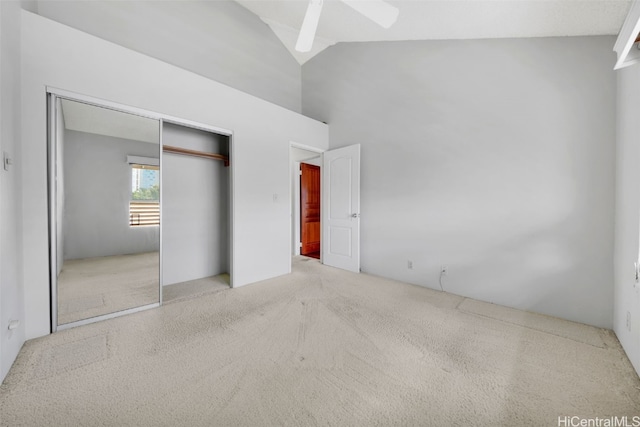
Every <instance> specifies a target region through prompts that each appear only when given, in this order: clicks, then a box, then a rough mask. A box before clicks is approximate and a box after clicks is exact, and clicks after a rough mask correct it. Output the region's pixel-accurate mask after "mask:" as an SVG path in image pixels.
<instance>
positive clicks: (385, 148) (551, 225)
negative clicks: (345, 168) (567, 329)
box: [302, 37, 615, 328]
mask: <svg viewBox="0 0 640 427" xmlns="http://www.w3.org/2000/svg"><path fill="white" fill-rule="evenodd" d="M613 43H614V38H613V37H565V38H539V39H502V40H461V41H422V42H389V43H352V44H348V43H347V44H338V45H336V46H333V47H331V48H329V49H327V50H325V51H323V52H322V53H321V54H319V55H318V56H316V57H315V58H313V59H312V60H310V61H309V62H307V63H305V65H304V66H303V71H302V74H303V112H304V113H305V114H306V115H309V116H310V117H314V118H316V119H318V120H322V121H326V122H328V123H329V125H330V145H331V148H337V147H340V146H346V145H350V144H355V143H360V144H362V181H361V182H362V203H361V208H362V220H361V226H362V228H361V230H362V239H361V243H362V252H361V256H362V258H361V260H362V270H363V271H365V272H368V273H373V274H376V275H381V276H386V277H391V278H394V279H398V280H403V281H407V282H410V283H415V284H419V285H423V286H427V287H430V288H434V289H440V286H439V284H438V277H439V273H440V266H441V265H443V264H444V265H447V266H448V267H449V273H448V275H447V276H446V277H444V279H443V284H444V289H445V290H446V291H448V292H452V293H455V294H459V295H464V296H468V297H472V298H477V299H480V300H484V301H490V302H494V303H497V304H503V305H506V306H511V307H515V308H519V309H525V310H531V311H535V312H540V313H544V314H549V315H554V316H559V317H563V318H566V319H570V320H574V321H578V322H584V323H588V324H592V325H597V326H601V327H607V328H611V327H612V320H613V312H612V307H613V257H612V253H613V215H614V211H613V206H614V166H615V165H614V163H615V148H614V147H615V80H614V79H615V76H614V73H613V71H612V64H613V63H614V54H613V52H612V51H611V47H612V46H613ZM409 260H411V261H413V269H412V270H410V269H408V261H409Z"/></svg>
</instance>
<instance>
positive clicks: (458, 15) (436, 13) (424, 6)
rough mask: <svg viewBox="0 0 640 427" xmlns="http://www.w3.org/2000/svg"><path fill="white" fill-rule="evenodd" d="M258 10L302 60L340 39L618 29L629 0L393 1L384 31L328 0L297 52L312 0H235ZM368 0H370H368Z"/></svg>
mask: <svg viewBox="0 0 640 427" xmlns="http://www.w3.org/2000/svg"><path fill="white" fill-rule="evenodd" d="M236 1H237V2H238V3H239V4H241V5H242V6H244V7H245V8H247V9H248V10H250V11H251V12H253V13H255V14H256V15H258V16H259V17H260V18H261V19H262V20H263V21H264V22H266V23H267V24H268V25H269V26H270V27H271V29H272V30H273V32H274V33H275V34H276V35H277V36H278V37H279V38H280V40H281V41H282V43H283V44H284V45H285V46H286V47H287V49H288V50H289V51H290V52H291V54H292V55H293V56H294V57H295V58H296V59H297V60H298V62H299V63H301V64H302V63H304V62H306V61H307V60H309V59H310V58H312V57H313V56H315V55H316V54H318V53H319V52H321V51H322V50H323V49H325V48H326V47H328V46H331V45H333V44H335V43H338V42H365V41H385V40H444V39H483V38H512V37H554V36H587V35H615V34H618V32H619V31H620V28H621V27H622V23H623V22H624V19H625V17H626V14H627V12H628V10H629V7H630V5H631V2H630V1H626V0H613V1H612V0H388V3H390V4H393V5H394V6H397V7H398V8H399V9H400V14H399V17H398V21H397V22H396V23H395V24H394V25H393V26H392V27H391V28H389V29H388V30H385V29H383V28H381V27H379V26H378V25H376V24H375V23H373V22H372V21H370V20H368V19H367V18H365V17H364V16H362V15H360V14H359V13H358V12H356V11H355V10H353V9H352V8H350V7H348V6H347V5H345V4H344V3H342V2H341V1H340V0H324V6H323V10H322V15H321V17H320V22H319V25H318V30H317V33H316V39H315V42H314V46H313V49H312V50H311V52H308V53H300V52H297V51H295V48H294V47H295V43H296V39H297V36H298V31H299V29H300V26H301V25H302V20H303V18H304V14H305V11H306V9H307V4H308V1H307V0H236ZM364 1H366V0H364Z"/></svg>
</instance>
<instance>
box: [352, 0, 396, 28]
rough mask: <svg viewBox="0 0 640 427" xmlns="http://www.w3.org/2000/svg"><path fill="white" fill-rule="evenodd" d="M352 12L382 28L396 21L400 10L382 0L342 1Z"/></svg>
mask: <svg viewBox="0 0 640 427" xmlns="http://www.w3.org/2000/svg"><path fill="white" fill-rule="evenodd" d="M342 1H343V2H344V3H346V4H347V5H348V6H350V7H351V8H353V9H354V10H356V11H358V12H360V13H361V14H363V15H364V16H366V17H367V18H369V19H371V20H372V21H373V22H375V23H376V24H378V25H380V26H381V27H383V28H389V27H391V26H392V25H393V24H394V23H395V22H396V20H397V19H398V14H399V13H400V10H399V9H398V8H397V7H395V6H392V5H390V4H389V3H387V2H384V1H383V0H342Z"/></svg>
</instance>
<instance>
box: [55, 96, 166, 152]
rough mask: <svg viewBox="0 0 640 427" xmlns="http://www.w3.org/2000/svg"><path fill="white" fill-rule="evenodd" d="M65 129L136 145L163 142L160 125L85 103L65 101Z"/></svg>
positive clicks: (152, 120) (156, 122)
mask: <svg viewBox="0 0 640 427" xmlns="http://www.w3.org/2000/svg"><path fill="white" fill-rule="evenodd" d="M62 115H63V118H64V127H65V129H69V130H75V131H78V132H86V133H93V134H97V135H104V136H111V137H114V138H123V139H130V140H134V141H143V142H151V143H155V144H158V143H159V142H160V122H159V121H158V120H154V119H149V118H146V117H140V116H136V115H133V114H129V113H123V112H121V111H115V110H110V109H108V108H102V107H96V106H94V105H89V104H84V103H82V102H76V101H70V100H68V99H63V100H62Z"/></svg>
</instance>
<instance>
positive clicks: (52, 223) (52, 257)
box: [46, 86, 235, 333]
mask: <svg viewBox="0 0 640 427" xmlns="http://www.w3.org/2000/svg"><path fill="white" fill-rule="evenodd" d="M46 93H47V99H46V102H47V119H48V124H47V155H48V159H47V166H48V172H47V179H48V183H47V188H48V197H49V203H48V209H49V301H50V313H51V319H50V320H51V332H52V333H53V332H56V331H59V330H64V329H68V328H71V327H75V326H81V325H85V324H89V323H94V322H97V321H100V320H106V319H110V318H114V317H119V316H122V315H125V314H130V313H135V312H138V311H143V310H148V309H151V308H156V307H159V306H161V305H162V302H163V301H162V288H163V285H164V282H163V279H162V188H163V186H162V163H163V152H162V151H163V150H162V147H163V141H162V128H163V124H164V123H172V124H176V125H180V126H184V127H188V128H193V129H198V130H202V131H206V132H211V133H216V134H219V135H223V136H227V137H228V138H229V159H230V164H229V168H232V167H233V161H234V159H235V156H234V152H235V145H234V143H233V132H232V131H230V130H228V129H224V128H220V127H216V126H210V125H207V124H203V123H198V122H195V121H192V120H187V119H182V118H179V117H174V116H170V115H167V114H162V113H157V112H154V111H149V110H145V109H142V108H137V107H132V106H128V105H125V104H120V103H117V102H112V101H107V100H104V99H100V98H95V97H92V96H88V95H83V94H79V93H75V92H71V91H67V90H64V89H59V88H55V87H49V86H48V87H47V88H46ZM61 99H68V100H71V101H76V102H81V103H85V104H90V105H94V106H96V107H101V108H107V109H111V110H116V111H121V112H124V113H128V114H133V115H136V116H141V117H146V118H149V119H154V120H158V123H159V127H160V133H159V148H160V153H159V159H160V230H159V239H160V242H159V247H160V260H159V269H160V271H159V272H158V274H159V289H158V292H159V299H158V301H159V302H157V303H153V304H148V305H144V306H141V307H134V308H131V309H128V310H123V311H118V312H115V313H109V314H105V315H102V316H97V317H92V318H89V319H84V320H79V321H77V322H73V323H68V324H64V325H58V320H57V319H58V304H57V300H58V295H57V274H56V273H57V271H56V270H57V258H58V254H57V236H56V221H57V218H56V206H55V203H53V201H54V200H55V199H54V197H55V194H56V193H55V187H56V182H55V177H56V166H57V165H56V152H55V136H56V117H57V114H59V111H58V109H59V101H60V100H61ZM229 175H230V176H229V178H230V179H229V230H230V236H229V277H230V286H231V287H233V277H234V274H233V270H234V268H233V265H234V262H233V260H234V256H233V254H234V250H233V248H234V226H233V225H234V209H233V206H234V180H235V179H234V173H233V169H231V170H230V171H229Z"/></svg>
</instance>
